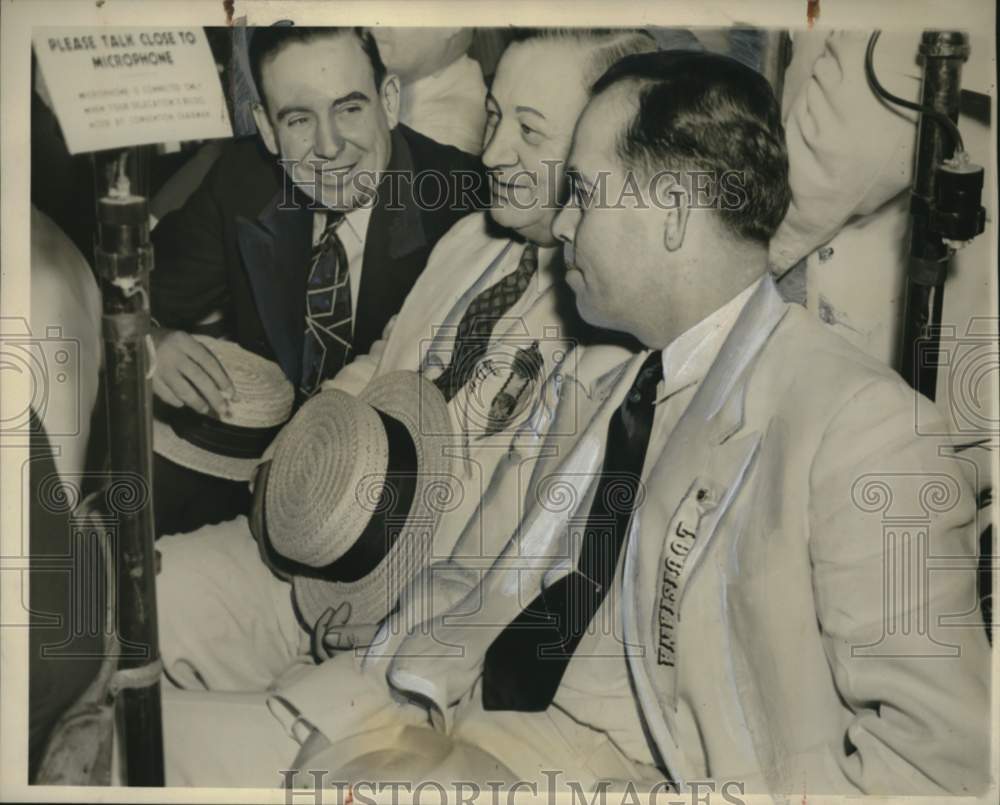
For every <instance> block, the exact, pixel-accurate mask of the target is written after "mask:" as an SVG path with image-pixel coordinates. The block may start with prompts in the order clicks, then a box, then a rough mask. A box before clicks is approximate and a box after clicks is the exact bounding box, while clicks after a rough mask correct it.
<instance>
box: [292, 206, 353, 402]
mask: <svg viewBox="0 0 1000 805" xmlns="http://www.w3.org/2000/svg"><path fill="white" fill-rule="evenodd" d="M343 222H344V214H343V213H341V212H329V213H327V223H326V227H325V228H324V230H323V234H322V235H320V238H319V240H318V241H317V242H316V245H315V246H314V247H313V253H312V260H311V262H310V264H309V277H308V279H307V282H306V330H305V340H304V342H303V346H302V383H301V387H300V390H301V392H302V394H303V395H304V396H306V397H308V396H310V395H311V394H313V393H314V392H315V391H316V389H317V388H318V387H319V384H320V383H322V382H323V381H324V380H325V379H326V378H328V377H333V376H334V375H335V374H337V372H339V371H340V369H341V368H342V367H343V366H344V364H346V363H347V361H348V359H349V357H350V354H351V336H352V332H353V316H352V314H351V275H350V272H349V271H348V265H347V254H346V253H345V252H344V244H343V243H342V242H341V240H340V236H339V235H338V234H337V227H338V226H340V225H341V224H342V223H343Z"/></svg>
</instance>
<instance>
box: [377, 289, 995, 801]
mask: <svg viewBox="0 0 1000 805" xmlns="http://www.w3.org/2000/svg"><path fill="white" fill-rule="evenodd" d="M640 360H641V356H639V357H637V358H636V359H635V360H633V361H632V363H631V364H630V365H629V366H628V367H627V368H626V370H625V371H623V372H620V373H619V375H618V376H617V377H616V378H613V379H612V380H611V381H610V383H611V386H612V387H613V388H614V391H613V392H612V393H611V394H609V395H608V396H607V397H606V399H605V402H604V405H603V409H602V408H601V407H600V406H599V407H598V409H597V411H596V412H595V414H594V418H593V420H592V421H593V425H592V426H588V427H585V428H583V429H582V430H581V431H580V434H579V439H578V440H577V442H576V445H575V447H574V448H573V449H571V450H569V451H568V452H564V453H563V457H562V460H561V461H562V463H561V464H560V465H559V472H560V474H561V475H562V476H563V477H565V478H569V477H572V476H574V475H577V474H582V475H583V476H585V477H587V480H586V481H584V482H583V483H584V485H586V484H589V485H590V486H591V487H592V486H593V485H594V484H593V478H594V477H595V476H594V472H593V471H594V469H595V468H596V469H598V470H599V467H600V461H601V459H602V453H603V428H602V427H601V425H600V423H601V422H603V423H604V425H605V427H606V423H607V419H608V417H609V416H610V411H611V410H613V408H614V407H615V406H616V405H617V401H620V399H621V397H622V395H623V394H624V390H623V389H627V387H628V385H629V384H630V383H631V379H632V375H634V373H635V370H636V369H637V368H638V362H639V361H640ZM918 411H919V413H918ZM932 413H933V412H932V406H931V404H930V403H929V402H928V401H927V400H925V399H923V398H920V397H918V396H916V395H915V394H914V392H913V391H912V390H910V389H909V388H908V387H906V386H905V385H904V384H903V383H902V381H901V380H900V379H899V378H898V376H896V375H895V374H894V373H892V372H891V371H890V370H888V369H887V368H885V367H884V366H883V365H882V364H880V363H878V362H876V361H874V360H872V359H870V358H868V357H866V356H865V355H863V354H862V353H861V352H859V351H858V350H857V349H855V348H854V347H852V346H851V345H849V344H848V343H847V342H845V341H844V340H843V339H841V338H839V337H838V336H836V335H834V334H833V333H830V332H829V331H828V330H826V329H825V328H823V327H822V325H820V324H819V323H818V322H816V321H815V320H814V319H813V318H812V317H811V316H810V315H809V314H808V313H807V312H805V311H803V310H802V309H801V308H799V307H796V306H788V305H785V304H784V303H783V302H782V301H781V300H780V298H779V297H778V295H777V292H776V291H775V288H774V285H773V283H772V282H771V281H770V280H769V279H768V280H765V281H764V282H762V283H761V284H760V286H759V287H758V289H757V290H756V291H755V293H754V295H753V296H752V297H751V299H750V301H749V302H748V303H747V305H746V307H745V308H744V310H743V311H742V313H741V315H740V317H739V319H738V320H737V322H736V324H735V325H734V327H733V330H732V331H731V333H730V334H729V336H728V338H727V339H726V341H725V343H724V345H723V347H722V349H721V351H720V353H719V355H718V357H717V358H716V360H715V362H714V363H713V365H712V367H711V369H710V370H709V372H708V373H707V375H706V376H705V378H704V379H703V381H702V382H701V384H700V386H699V388H698V390H697V391H696V393H695V396H694V397H693V399H692V401H691V403H690V404H689V406H688V408H687V409H686V410H685V412H684V414H683V415H682V416H681V419H680V421H679V422H678V424H677V426H676V428H675V429H674V431H673V432H672V433H671V435H670V437H669V439H668V441H667V443H666V446H665V447H664V448H663V450H662V451H661V452H660V454H659V455H653V456H649V457H647V462H646V467H645V470H644V481H645V485H646V486H645V490H646V495H645V503H644V504H643V505H642V507H641V508H640V509H639V510H638V511H637V513H636V515H635V517H634V518H633V525H632V529H631V532H630V534H629V537H628V540H627V543H626V546H625V548H624V551H625V554H624V562H625V564H624V568H623V593H622V594H623V620H624V625H625V634H624V644H625V645H624V651H625V654H626V657H627V665H628V668H629V672H630V674H631V676H632V680H633V683H634V686H635V689H636V693H637V696H638V698H639V703H640V708H641V710H642V713H643V717H644V720H645V722H646V726H647V728H648V733H649V735H650V737H651V739H652V742H653V744H654V745H655V748H656V750H657V751H658V753H659V756H660V758H661V759H662V761H663V764H664V766H665V767H666V768H667V769H669V771H670V773H671V774H672V776H673V777H674V778H675V779H677V780H679V781H680V782H681V783H684V784H686V783H689V782H690V781H693V780H701V779H706V778H711V779H713V780H716V781H717V782H720V783H721V782H723V781H728V780H738V781H742V782H743V783H744V784H745V785H746V790H747V791H749V792H753V791H756V792H764V791H769V792H784V793H802V792H807V793H816V794H822V793H857V792H863V793H895V794H903V793H917V792H919V793H931V792H941V791H948V792H955V793H972V792H977V791H980V790H981V789H982V787H983V786H984V784H985V777H986V770H987V756H988V751H989V730H988V715H987V714H988V709H989V704H988V703H989V695H988V693H989V691H988V672H989V646H988V644H987V641H986V637H985V632H984V630H983V626H982V618H981V614H980V612H979V610H978V604H977V599H976V595H975V567H976V549H975V541H976V535H977V533H978V532H977V529H976V527H975V523H974V517H975V505H974V500H973V496H972V492H971V490H970V488H969V486H968V485H967V481H966V479H965V477H964V474H963V471H962V470H961V468H960V467H959V466H958V464H957V463H956V462H955V460H954V459H953V458H949V457H948V456H947V455H942V454H941V452H940V450H939V448H940V446H941V445H940V441H939V440H937V439H930V438H927V437H920V436H916V435H915V429H914V418H915V417H916V416H918V415H919V416H923V417H926V416H929V415H931V414H932ZM557 417H558V415H557ZM538 468H539V470H538V472H537V473H536V474H535V476H536V478H537V477H538V476H539V475H541V476H543V477H542V479H541V480H542V481H544V475H545V473H546V471H547V470H546V469H544V468H543V465H542V464H539V465H538ZM588 474H589V475H588ZM534 482H535V481H534V479H533V483H534ZM536 491H537V487H536ZM577 491H578V492H583V493H584V494H581V495H579V496H578V500H579V501H580V505H579V506H576V507H572V508H573V510H576V509H579V507H580V506H582V505H585V503H586V494H585V491H586V490H585V489H583V488H581V489H579V490H577ZM590 491H591V493H592V491H593V490H592V489H591V490H590ZM569 508H570V507H567V508H565V509H564V510H563V511H562V512H560V511H557V507H556V506H555V505H552V500H551V499H550V500H549V502H548V504H547V505H546V506H538V507H537V508H536V510H535V513H534V515H529V516H528V518H527V519H526V521H525V524H524V525H523V526H522V528H521V530H520V532H519V533H518V535H517V538H516V540H515V541H514V543H515V546H514V547H512V548H511V549H510V550H508V552H507V553H506V554H505V555H504V557H502V559H501V561H500V562H498V563H497V565H496V566H495V568H494V569H492V570H491V571H490V573H489V574H487V576H486V578H484V580H483V582H482V587H481V589H477V590H473V592H472V593H471V594H470V595H468V596H467V597H466V599H464V602H463V603H462V604H460V605H459V606H458V607H457V608H456V610H455V611H454V613H453V614H452V615H451V617H450V618H442V619H439V621H438V622H437V623H436V624H435V626H434V628H433V629H432V630H431V633H430V634H428V635H417V636H414V637H412V638H411V639H410V640H409V641H408V642H407V643H405V644H404V645H403V646H402V648H401V650H400V652H399V655H398V656H397V658H396V659H395V660H394V662H393V665H392V666H391V668H390V670H389V679H390V682H391V683H392V684H393V685H394V686H395V687H397V688H400V689H402V690H404V691H413V692H415V693H418V694H420V696H422V697H424V698H425V699H429V700H430V701H432V702H435V703H436V704H437V707H438V711H439V713H445V712H446V711H447V708H448V705H449V704H450V703H451V702H453V701H455V700H456V699H457V698H458V697H459V696H461V695H463V693H464V692H465V691H466V690H468V688H470V687H471V685H472V684H473V683H474V681H475V679H476V678H477V676H478V673H479V671H480V668H481V662H482V656H483V654H484V653H485V650H486V648H487V647H488V646H489V644H490V643H491V642H492V639H493V637H495V635H496V634H497V633H498V632H499V630H500V629H502V628H503V625H504V624H505V623H507V622H509V620H510V618H511V617H512V616H513V615H512V613H511V610H512V609H514V610H516V608H517V602H518V601H519V600H520V601H528V600H531V597H533V596H532V595H530V593H532V592H533V590H532V589H530V588H531V587H532V585H534V591H537V589H538V588H539V586H540V585H541V584H543V583H548V582H551V581H552V580H553V579H554V578H556V577H558V576H560V575H562V574H563V573H565V572H566V570H567V569H568V568H569V567H570V566H571V565H572V563H573V562H572V560H570V561H568V560H567V558H566V556H565V542H564V534H563V532H564V529H563V528H561V525H562V524H563V523H565V520H566V518H567V516H568V515H567V511H568V509H569ZM583 510H584V511H585V509H583ZM946 567H948V568H952V570H949V571H948V572H944V571H945V568H946ZM525 586H527V587H528V588H529V589H528V590H523V589H521V588H523V587H525ZM518 593H520V597H519V596H518ZM484 600H485V601H487V602H488V604H487V605H483V604H482V603H481V602H482V601H484ZM466 612H475V613H476V614H475V615H474V616H465V617H462V615H463V613H466ZM513 614H516V612H514V613H513ZM449 646H456V647H458V648H461V649H462V651H461V652H459V651H458V650H457V649H456V650H455V651H453V652H452V655H451V656H443V655H447V654H448V651H447V648H448V647H449Z"/></svg>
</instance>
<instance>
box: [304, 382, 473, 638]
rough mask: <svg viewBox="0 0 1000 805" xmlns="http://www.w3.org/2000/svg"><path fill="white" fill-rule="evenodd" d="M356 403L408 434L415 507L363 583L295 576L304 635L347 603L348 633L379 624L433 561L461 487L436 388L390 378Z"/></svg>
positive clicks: (445, 414)
mask: <svg viewBox="0 0 1000 805" xmlns="http://www.w3.org/2000/svg"><path fill="white" fill-rule="evenodd" d="M359 399H361V400H362V401H364V402H366V403H368V404H369V405H371V406H373V407H375V408H377V409H379V410H381V411H383V412H385V413H386V414H388V415H389V416H391V417H393V418H394V419H397V420H399V421H400V422H402V423H403V425H404V426H405V427H406V429H407V430H408V431H409V432H410V436H411V437H412V439H413V443H414V446H415V447H416V453H417V483H416V489H415V491H414V495H413V504H412V506H411V507H410V513H409V516H408V517H407V519H406V523H405V525H404V526H403V528H402V530H401V532H400V535H399V537H398V539H397V540H396V542H395V543H394V544H393V546H392V548H391V549H390V550H389V552H388V553H387V554H386V556H385V558H384V559H383V560H382V561H381V562H380V563H379V564H378V566H377V567H376V568H375V570H373V571H372V572H371V573H370V574H368V575H367V576H365V577H364V578H362V579H359V580H358V581H353V582H331V581H323V580H320V579H313V578H308V577H301V576H299V577H296V578H295V580H294V588H295V604H296V607H297V609H298V613H299V616H300V617H301V618H302V621H303V623H304V624H305V625H306V626H307V627H308V628H309V629H311V628H312V627H313V626H314V625H315V623H316V621H317V620H319V618H320V617H321V616H322V615H323V613H324V612H326V611H327V610H328V609H330V608H336V607H338V606H340V605H342V604H344V603H348V604H350V617H349V620H348V622H347V623H346V624H345V627H346V628H347V629H348V630H349V629H350V628H351V627H352V626H358V625H367V624H376V623H379V622H380V621H381V620H382V619H383V618H384V617H385V616H386V615H387V614H388V613H389V612H390V611H391V610H392V608H393V607H394V606H395V605H396V601H397V600H398V598H399V595H400V593H401V592H402V591H403V589H404V588H405V587H406V585H407V584H408V583H409V582H410V581H411V580H412V579H413V578H414V577H415V576H416V575H417V574H418V573H419V572H420V570H421V569H422V568H423V567H424V566H425V565H427V564H428V563H429V562H430V560H431V557H432V555H433V548H434V535H435V532H436V529H437V524H438V522H439V520H440V517H441V515H442V514H443V513H445V512H447V511H450V510H452V509H454V508H457V506H458V504H459V503H460V502H461V494H462V490H461V486H460V481H459V479H458V478H456V476H455V475H454V473H453V472H452V471H451V457H450V456H449V454H448V450H447V447H448V445H449V444H450V442H451V439H450V438H449V434H451V433H452V432H453V427H452V423H451V417H450V414H449V412H448V405H447V403H446V402H445V399H444V396H443V395H442V394H441V392H440V391H438V389H437V388H436V387H435V386H434V384H433V383H430V382H429V381H428V380H426V379H425V378H424V377H423V376H422V375H420V374H419V373H417V372H410V371H398V372H390V373H388V374H386V375H383V376H381V377H379V378H376V379H375V380H373V381H372V382H371V383H370V384H369V385H368V387H367V388H366V389H365V390H364V391H363V392H362V393H361V394H360V395H359Z"/></svg>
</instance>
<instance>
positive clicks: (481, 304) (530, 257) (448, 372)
mask: <svg viewBox="0 0 1000 805" xmlns="http://www.w3.org/2000/svg"><path fill="white" fill-rule="evenodd" d="M537 269H538V247H537V246H536V245H535V244H534V243H529V244H528V245H527V246H525V247H524V252H523V253H522V254H521V261H520V262H519V263H518V266H517V268H516V269H514V271H512V272H511V273H510V274H508V275H507V276H506V277H504V278H503V279H501V280H499V281H498V282H496V283H494V284H493V285H491V286H490V287H489V288H487V289H486V290H484V291H482V292H481V293H480V294H479V295H478V296H477V297H476V298H475V299H473V300H472V302H471V303H470V304H469V306H468V307H467V308H466V309H465V313H464V314H463V316H462V319H461V321H460V322H459V323H458V332H457V333H456V334H455V348H454V349H453V350H452V355H451V363H450V364H449V365H448V368H447V369H445V370H444V372H443V373H442V374H441V375H440V376H439V377H438V378H437V379H436V380H435V381H434V384H435V385H436V386H437V387H438V388H439V389H440V390H441V393H442V394H443V395H444V398H445V399H446V400H451V398H452V397H454V396H455V395H456V394H457V393H458V390H459V389H461V388H462V387H463V386H464V385H465V384H466V383H467V382H468V381H469V378H471V377H472V373H473V372H474V371H475V368H476V364H477V363H479V359H480V358H482V357H483V355H484V354H485V353H486V348H487V347H488V346H489V342H490V336H492V335H493V328H494V327H496V323H497V321H499V320H500V319H502V318H503V317H504V314H506V313H507V311H508V310H510V309H511V307H513V306H514V303H515V302H516V301H517V300H518V299H520V298H521V294H523V293H524V291H525V289H526V288H527V287H528V283H529V282H530V281H531V278H532V277H533V276H534V275H535V271H536V270H537Z"/></svg>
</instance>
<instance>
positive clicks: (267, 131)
mask: <svg viewBox="0 0 1000 805" xmlns="http://www.w3.org/2000/svg"><path fill="white" fill-rule="evenodd" d="M251 111H252V112H253V121H254V123H256V124H257V131H259V132H260V138H261V139H262V140H263V141H264V145H265V146H266V147H267V150H268V151H270V152H271V153H272V154H274V155H275V156H277V155H278V139H277V137H275V136H274V128H273V127H272V126H271V119H270V118H269V117H268V116H267V111H266V110H265V109H264V107H263V106H262V105H261V104H259V103H255V104H254V105H253V106H252V107H251Z"/></svg>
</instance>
